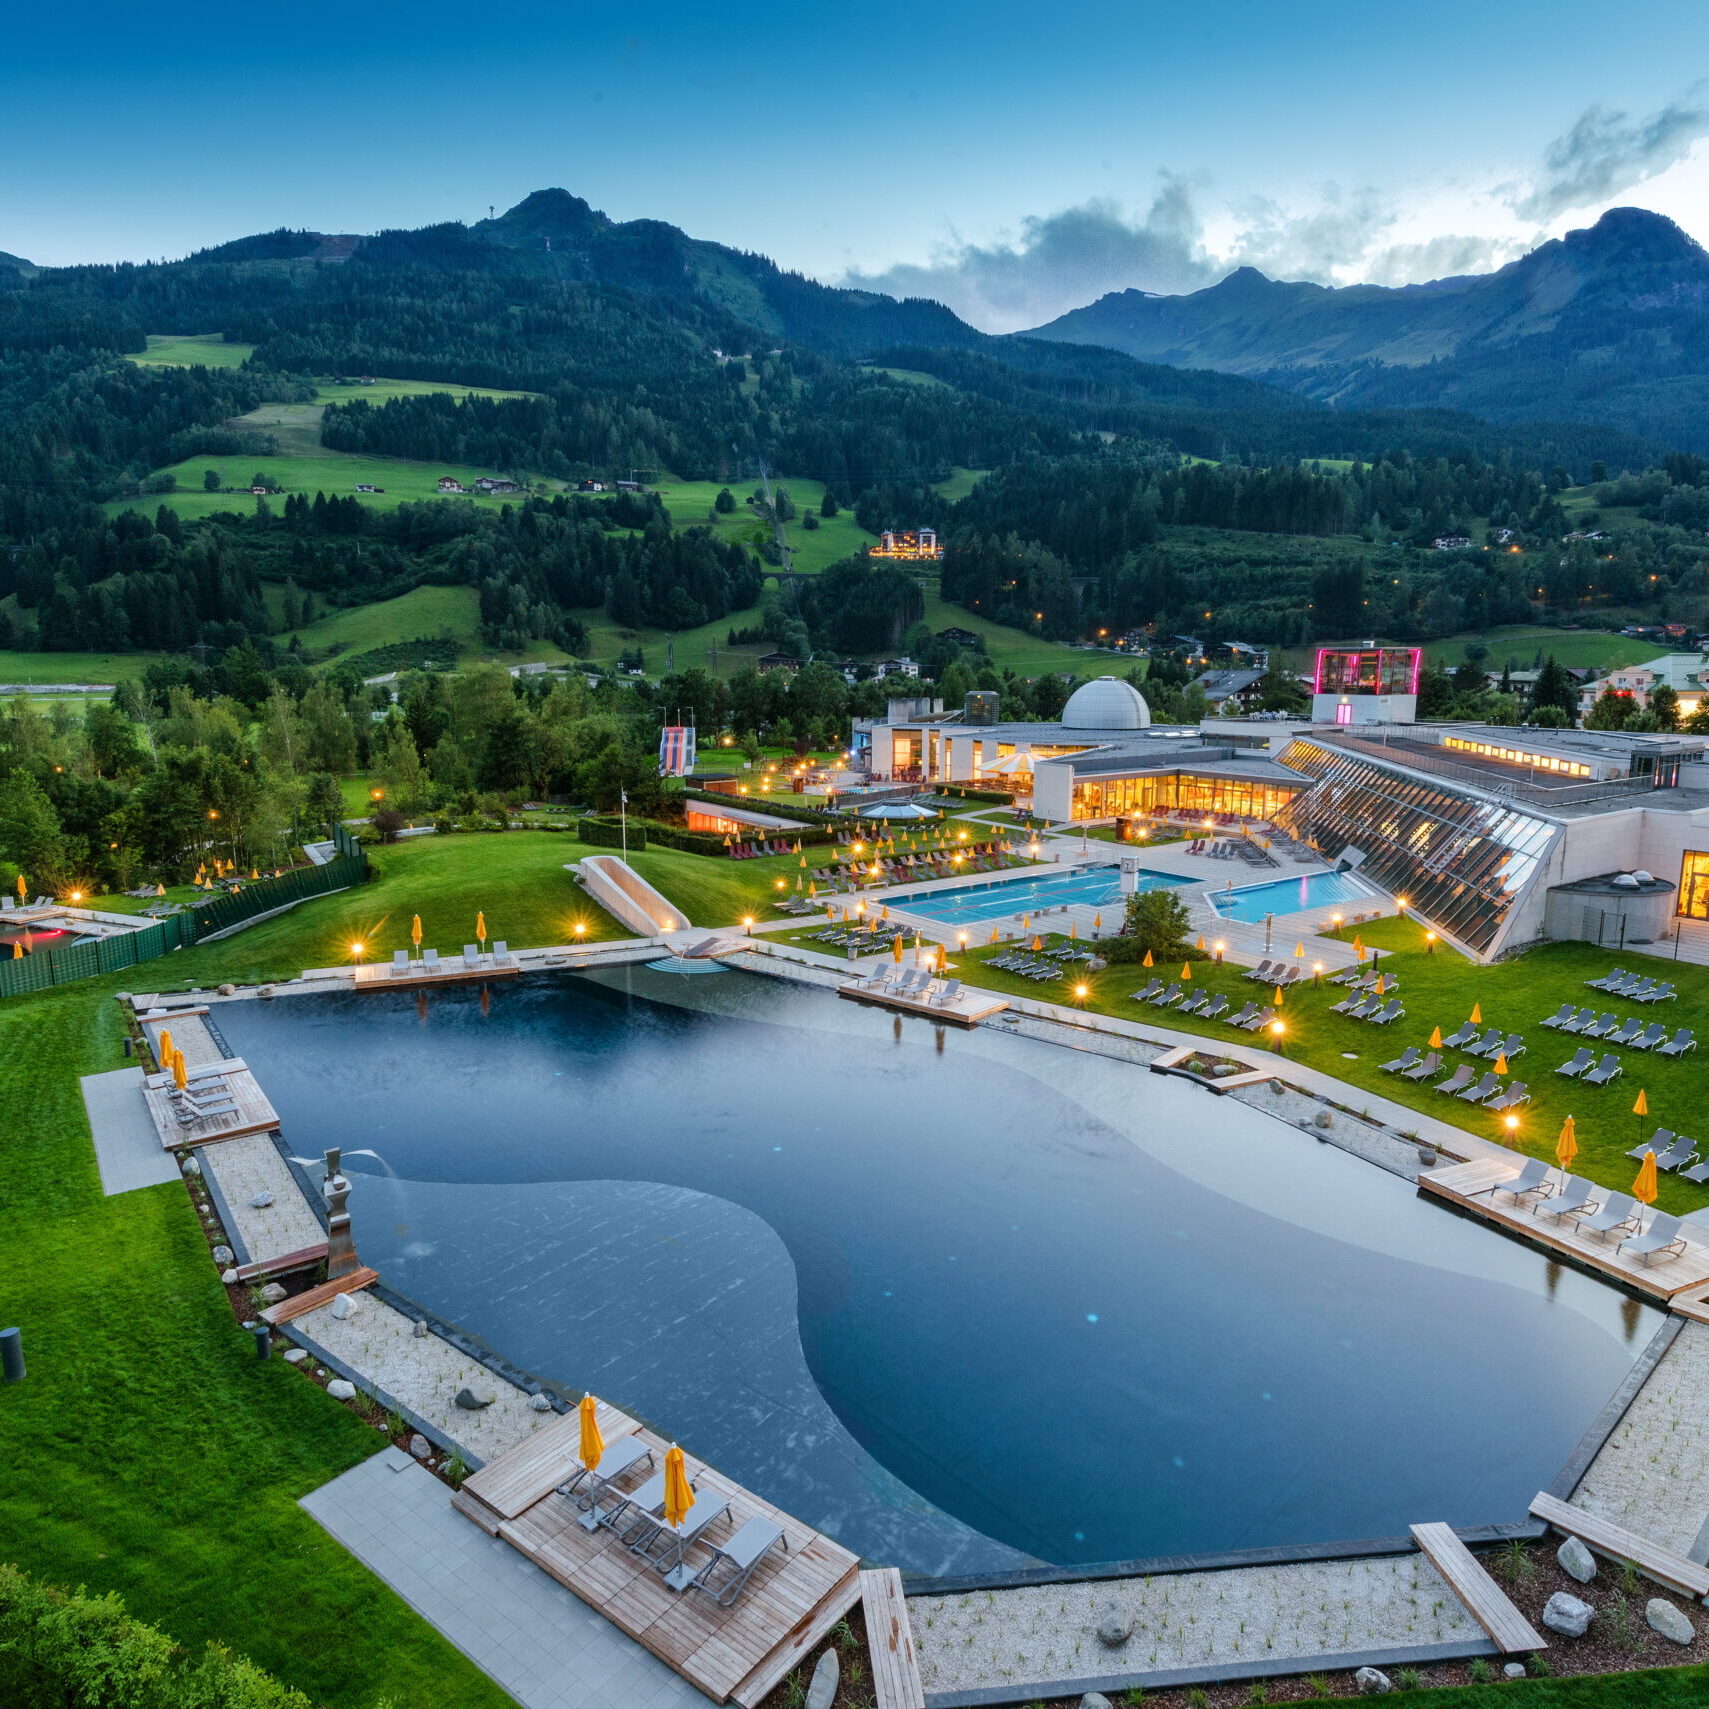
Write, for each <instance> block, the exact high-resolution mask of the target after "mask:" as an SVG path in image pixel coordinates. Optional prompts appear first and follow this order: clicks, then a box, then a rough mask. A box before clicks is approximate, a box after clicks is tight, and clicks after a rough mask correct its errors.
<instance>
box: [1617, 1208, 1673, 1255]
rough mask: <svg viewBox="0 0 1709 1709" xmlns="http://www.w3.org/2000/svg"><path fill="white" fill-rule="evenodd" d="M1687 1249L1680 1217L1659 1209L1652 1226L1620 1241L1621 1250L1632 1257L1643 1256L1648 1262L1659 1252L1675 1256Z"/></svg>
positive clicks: (1651, 1220) (1652, 1218) (1651, 1219)
mask: <svg viewBox="0 0 1709 1709" xmlns="http://www.w3.org/2000/svg"><path fill="white" fill-rule="evenodd" d="M1684 1250H1685V1236H1684V1235H1683V1234H1681V1233H1680V1232H1679V1218H1678V1217H1676V1216H1669V1215H1668V1214H1667V1213H1666V1212H1665V1211H1657V1212H1656V1214H1655V1215H1654V1216H1653V1217H1651V1218H1650V1226H1649V1227H1648V1228H1647V1229H1645V1230H1644V1232H1643V1233H1642V1234H1637V1235H1633V1236H1632V1237H1631V1238H1630V1239H1629V1240H1622V1241H1621V1242H1620V1251H1621V1252H1622V1253H1623V1254H1624V1255H1626V1256H1628V1257H1631V1258H1642V1259H1643V1260H1644V1262H1645V1263H1646V1264H1647V1263H1648V1262H1649V1261H1650V1259H1652V1258H1654V1257H1655V1256H1656V1255H1657V1254H1658V1253H1663V1254H1666V1256H1668V1257H1670V1258H1671V1257H1673V1256H1674V1255H1675V1254H1677V1253H1680V1252H1683V1251H1684Z"/></svg>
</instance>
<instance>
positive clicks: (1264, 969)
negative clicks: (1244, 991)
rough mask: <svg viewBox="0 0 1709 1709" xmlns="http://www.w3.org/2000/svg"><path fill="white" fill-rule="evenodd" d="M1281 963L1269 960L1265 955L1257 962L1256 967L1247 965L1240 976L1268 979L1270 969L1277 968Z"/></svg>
mask: <svg viewBox="0 0 1709 1709" xmlns="http://www.w3.org/2000/svg"><path fill="white" fill-rule="evenodd" d="M1281 965H1282V964H1281V963H1280V962H1279V961H1271V960H1270V959H1269V957H1268V956H1266V957H1265V959H1264V960H1263V961H1261V962H1259V963H1258V965H1257V966H1256V967H1249V968H1248V969H1247V970H1246V972H1245V973H1243V974H1242V975H1241V978H1243V979H1268V978H1269V977H1270V974H1271V972H1272V970H1273V969H1279V968H1280V967H1281Z"/></svg>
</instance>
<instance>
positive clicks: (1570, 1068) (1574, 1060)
mask: <svg viewBox="0 0 1709 1709" xmlns="http://www.w3.org/2000/svg"><path fill="white" fill-rule="evenodd" d="M1595 1061H1596V1052H1595V1051H1594V1050H1590V1049H1588V1048H1587V1047H1586V1046H1584V1045H1580V1046H1579V1047H1578V1049H1577V1050H1575V1051H1574V1052H1573V1053H1572V1055H1571V1056H1570V1057H1568V1058H1567V1060H1566V1061H1565V1062H1563V1063H1562V1064H1561V1065H1560V1067H1559V1068H1557V1069H1556V1070H1555V1072H1556V1073H1557V1074H1564V1075H1566V1077H1567V1078H1568V1079H1569V1080H1576V1079H1577V1078H1578V1076H1579V1075H1581V1074H1582V1073H1583V1072H1584V1071H1585V1069H1587V1068H1589V1067H1590V1066H1591V1065H1592V1064H1593V1063H1594V1062H1595Z"/></svg>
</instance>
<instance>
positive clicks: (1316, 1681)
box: [1305, 1673, 1329, 1697]
mask: <svg viewBox="0 0 1709 1709" xmlns="http://www.w3.org/2000/svg"><path fill="white" fill-rule="evenodd" d="M1305 1688H1306V1690H1307V1691H1309V1692H1310V1693H1311V1694H1312V1696H1313V1697H1327V1696H1328V1695H1329V1681H1328V1680H1327V1679H1325V1678H1324V1677H1323V1675H1322V1674H1321V1673H1308V1674H1307V1675H1306V1676H1305Z"/></svg>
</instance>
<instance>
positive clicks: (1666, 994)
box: [1638, 985, 1679, 1003]
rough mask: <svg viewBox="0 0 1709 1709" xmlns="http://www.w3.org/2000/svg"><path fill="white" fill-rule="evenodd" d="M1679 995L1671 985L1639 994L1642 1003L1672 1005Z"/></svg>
mask: <svg viewBox="0 0 1709 1709" xmlns="http://www.w3.org/2000/svg"><path fill="white" fill-rule="evenodd" d="M1678 995H1679V993H1678V992H1677V991H1676V990H1675V989H1674V988H1673V987H1672V986H1671V985H1657V986H1656V987H1655V988H1654V989H1653V990H1649V991H1644V992H1641V993H1640V994H1639V997H1638V1001H1639V1002H1640V1003H1671V1002H1672V1001H1673V1000H1674V998H1676V997H1677V996H1678Z"/></svg>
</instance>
